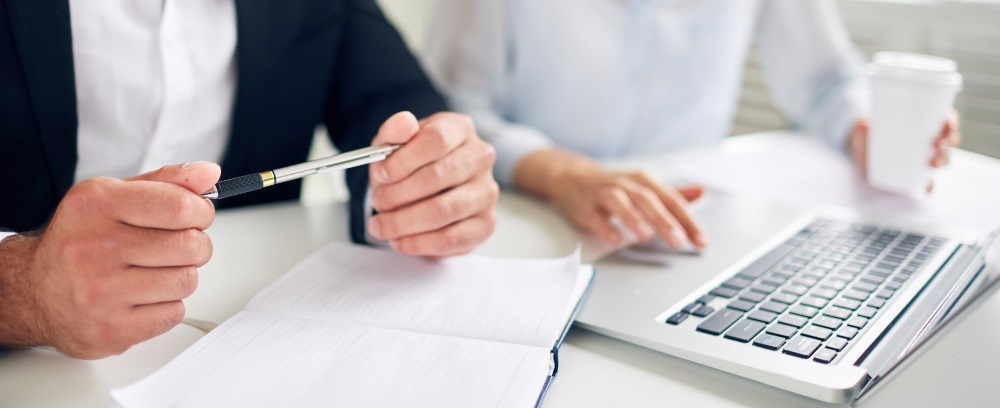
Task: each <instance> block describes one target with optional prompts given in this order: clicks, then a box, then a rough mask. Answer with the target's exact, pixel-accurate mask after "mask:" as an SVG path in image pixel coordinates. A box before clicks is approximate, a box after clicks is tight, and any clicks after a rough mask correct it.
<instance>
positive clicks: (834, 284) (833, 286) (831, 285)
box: [819, 280, 847, 292]
mask: <svg viewBox="0 0 1000 408" xmlns="http://www.w3.org/2000/svg"><path fill="white" fill-rule="evenodd" d="M819 287H820V288H823V289H829V290H833V291H837V292H840V291H842V290H844V288H846V287H847V284H846V283H844V282H841V281H837V280H827V281H824V282H823V283H822V284H820V285H819Z"/></svg>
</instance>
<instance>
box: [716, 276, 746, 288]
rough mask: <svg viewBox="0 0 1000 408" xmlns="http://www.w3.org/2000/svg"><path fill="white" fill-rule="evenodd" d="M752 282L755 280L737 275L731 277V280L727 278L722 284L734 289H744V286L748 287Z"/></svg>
mask: <svg viewBox="0 0 1000 408" xmlns="http://www.w3.org/2000/svg"><path fill="white" fill-rule="evenodd" d="M750 282H753V281H751V280H748V279H743V278H741V277H739V276H736V277H732V278H729V280H727V281H725V282H722V286H725V287H728V288H733V289H743V288H745V287H747V286H748V285H750Z"/></svg>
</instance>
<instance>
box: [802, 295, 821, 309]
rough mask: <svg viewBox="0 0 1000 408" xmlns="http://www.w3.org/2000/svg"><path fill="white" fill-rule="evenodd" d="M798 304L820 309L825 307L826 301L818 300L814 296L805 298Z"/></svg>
mask: <svg viewBox="0 0 1000 408" xmlns="http://www.w3.org/2000/svg"><path fill="white" fill-rule="evenodd" d="M799 303H800V304H803V305H806V306H809V307H815V308H817V309H822V308H823V307H824V306H826V299H822V298H818V297H815V296H806V298H805V299H802V302H799Z"/></svg>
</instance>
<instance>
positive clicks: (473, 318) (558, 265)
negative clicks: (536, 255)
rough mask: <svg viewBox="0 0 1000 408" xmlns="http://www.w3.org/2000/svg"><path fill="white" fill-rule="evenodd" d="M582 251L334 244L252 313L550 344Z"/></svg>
mask: <svg viewBox="0 0 1000 408" xmlns="http://www.w3.org/2000/svg"><path fill="white" fill-rule="evenodd" d="M578 259H579V254H578V253H574V254H573V255H570V256H567V257H565V258H559V259H542V260H531V261H530V262H526V261H525V260H523V259H496V258H484V257H480V256H476V255H469V256H463V257H457V258H448V259H443V260H429V259H425V258H419V257H411V256H405V255H400V254H398V253H396V252H393V251H388V250H379V249H374V248H368V247H358V246H348V245H331V246H328V247H327V248H325V249H324V250H321V251H319V252H318V253H316V254H313V255H312V256H310V257H309V258H308V259H306V260H305V261H303V262H302V263H300V264H299V265H297V266H296V267H294V268H293V269H292V270H291V271H289V272H288V273H286V274H285V275H284V276H283V277H281V278H280V279H279V280H278V281H276V282H275V283H273V284H271V285H270V286H268V287H267V288H265V289H264V290H262V291H261V292H260V293H258V294H257V295H256V296H254V298H253V299H252V300H251V301H250V304H249V305H247V307H246V309H247V310H256V311H263V312H269V313H281V314H287V315H295V316H301V317H308V318H312V319H319V320H327V321H337V322H341V323H346V324H363V325H373V326H378V327H385V328H393V329H402V330H408V331H420V332H425V333H437V334H446V335H452V336H460V337H469V338H479V339H486V340H494V341H506V342H510V343H519V344H528V345H533V346H538V347H551V346H552V344H553V342H554V341H555V340H556V339H557V338H558V337H559V336H560V335H561V333H562V330H563V327H564V326H565V324H566V316H567V315H566V307H567V304H568V303H570V298H571V297H572V296H573V290H574V288H576V287H577V285H576V280H577V277H578V276H579V275H580V272H579V268H580V266H579V261H578Z"/></svg>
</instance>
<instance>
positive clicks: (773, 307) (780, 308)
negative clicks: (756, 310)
mask: <svg viewBox="0 0 1000 408" xmlns="http://www.w3.org/2000/svg"><path fill="white" fill-rule="evenodd" d="M787 307H788V305H786V304H784V303H778V302H775V301H767V302H766V303H764V304H762V305H760V310H763V311H767V312H771V313H779V314H780V313H781V312H784V311H785V308H787Z"/></svg>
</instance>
